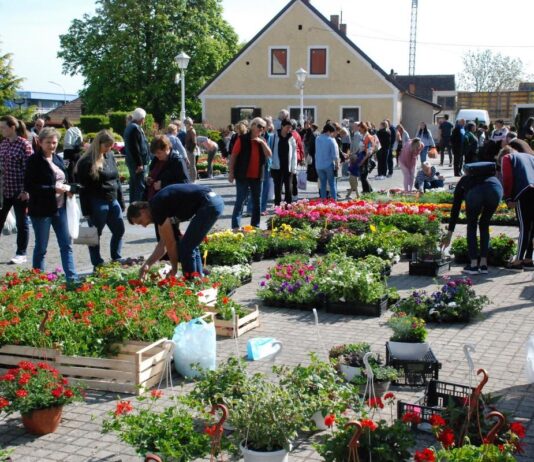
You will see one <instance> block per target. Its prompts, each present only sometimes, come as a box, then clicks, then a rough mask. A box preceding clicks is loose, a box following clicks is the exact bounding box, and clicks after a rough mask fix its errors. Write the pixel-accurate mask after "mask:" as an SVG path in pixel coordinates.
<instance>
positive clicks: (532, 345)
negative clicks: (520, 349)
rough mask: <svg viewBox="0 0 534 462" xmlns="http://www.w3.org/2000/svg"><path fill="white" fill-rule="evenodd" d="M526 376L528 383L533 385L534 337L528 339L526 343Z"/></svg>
mask: <svg viewBox="0 0 534 462" xmlns="http://www.w3.org/2000/svg"><path fill="white" fill-rule="evenodd" d="M525 370H526V374H527V379H528V381H529V383H534V335H531V336H530V337H529V338H528V342H527V367H526V369H525Z"/></svg>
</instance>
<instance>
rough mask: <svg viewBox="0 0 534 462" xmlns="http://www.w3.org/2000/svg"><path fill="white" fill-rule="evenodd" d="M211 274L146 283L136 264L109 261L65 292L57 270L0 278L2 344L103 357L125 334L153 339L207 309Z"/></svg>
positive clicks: (152, 279) (153, 279) (154, 278)
mask: <svg viewBox="0 0 534 462" xmlns="http://www.w3.org/2000/svg"><path fill="white" fill-rule="evenodd" d="M209 286H211V282H210V280H209V279H207V278H197V279H193V280H188V281H186V280H185V279H183V278H176V277H167V278H165V279H161V277H160V276H159V275H158V274H157V272H153V273H151V275H150V277H149V278H148V279H147V280H145V281H140V280H138V279H137V269H136V268H130V269H123V268H120V267H116V266H113V265H111V266H110V267H106V268H104V269H103V270H101V271H100V272H99V273H98V274H97V275H96V276H94V277H91V278H87V279H86V280H85V281H84V282H83V283H82V284H81V285H80V286H79V287H77V288H76V289H75V290H67V288H66V286H65V283H64V280H63V278H62V277H59V276H58V275H57V273H49V274H45V273H40V272H39V271H38V270H31V271H22V272H20V273H18V274H17V273H8V274H6V275H5V276H4V277H2V278H0V306H3V307H5V309H3V310H2V311H1V312H0V346H1V345H6V344H14V345H26V346H33V347H38V348H60V349H61V351H62V353H63V354H65V355H81V356H93V357H106V356H110V355H113V354H114V353H115V352H116V350H117V344H120V343H122V342H125V341H127V340H136V341H147V342H152V341H155V340H158V339H160V338H164V337H169V336H170V335H172V333H173V331H174V328H175V326H176V324H178V323H180V322H181V321H188V320H190V319H192V318H194V317H198V316H201V315H202V314H204V311H203V309H202V306H201V305H200V304H199V301H198V295H197V294H198V292H200V291H202V290H203V289H205V288H206V287H209Z"/></svg>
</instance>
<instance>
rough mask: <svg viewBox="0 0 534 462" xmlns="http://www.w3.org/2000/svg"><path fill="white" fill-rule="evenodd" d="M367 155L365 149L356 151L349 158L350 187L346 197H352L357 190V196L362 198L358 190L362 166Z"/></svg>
mask: <svg viewBox="0 0 534 462" xmlns="http://www.w3.org/2000/svg"><path fill="white" fill-rule="evenodd" d="M364 157H365V151H360V152H358V153H354V154H352V155H351V156H350V158H349V167H348V170H349V185H350V189H347V196H346V198H345V199H350V195H351V194H352V191H355V192H356V198H357V199H359V198H360V193H359V192H358V177H359V176H360V166H361V165H362V162H363V158H364Z"/></svg>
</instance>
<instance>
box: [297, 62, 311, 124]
mask: <svg viewBox="0 0 534 462" xmlns="http://www.w3.org/2000/svg"><path fill="white" fill-rule="evenodd" d="M295 74H297V88H298V89H299V90H300V117H299V123H300V126H301V127H303V126H304V82H305V81H306V76H307V75H308V73H307V72H306V71H305V70H304V69H302V67H301V68H300V69H299V70H298V71H296V72H295Z"/></svg>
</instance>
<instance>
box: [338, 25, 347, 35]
mask: <svg viewBox="0 0 534 462" xmlns="http://www.w3.org/2000/svg"><path fill="white" fill-rule="evenodd" d="M339 32H341V33H342V34H343V35H347V25H346V24H344V23H341V24H340V25H339Z"/></svg>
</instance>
